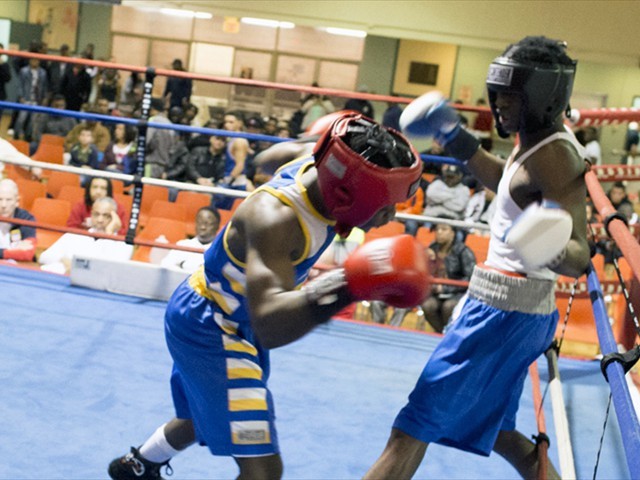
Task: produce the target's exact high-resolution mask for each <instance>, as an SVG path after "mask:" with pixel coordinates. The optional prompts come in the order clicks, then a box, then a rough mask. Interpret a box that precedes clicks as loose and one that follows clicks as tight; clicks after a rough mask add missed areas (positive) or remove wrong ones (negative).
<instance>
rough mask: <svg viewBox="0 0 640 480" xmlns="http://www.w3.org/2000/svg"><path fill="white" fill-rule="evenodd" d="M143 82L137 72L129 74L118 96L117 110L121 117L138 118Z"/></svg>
mask: <svg viewBox="0 0 640 480" xmlns="http://www.w3.org/2000/svg"><path fill="white" fill-rule="evenodd" d="M143 89H144V81H143V80H142V78H141V77H140V75H139V74H138V73H137V72H131V75H129V76H128V77H127V79H126V80H125V82H124V87H123V88H122V93H121V94H120V103H119V105H118V110H119V111H120V113H122V115H124V116H128V117H139V116H140V107H141V102H142V92H143Z"/></svg>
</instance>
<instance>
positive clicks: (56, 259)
mask: <svg viewBox="0 0 640 480" xmlns="http://www.w3.org/2000/svg"><path fill="white" fill-rule="evenodd" d="M117 208H118V205H117V203H116V201H115V200H114V199H113V198H111V197H102V198H98V199H97V200H96V201H95V202H93V206H92V207H91V225H92V226H91V228H90V229H89V232H92V233H106V234H115V233H116V232H117V231H118V230H119V228H120V225H121V222H120V217H119V216H118V214H117ZM132 254H133V245H127V244H126V243H124V242H122V241H118V240H107V239H103V238H93V237H89V236H85V235H77V234H75V233H65V234H64V235H63V236H62V237H60V238H59V239H58V240H57V241H56V242H55V243H54V244H53V245H51V246H50V247H49V248H47V249H46V250H45V251H44V252H42V254H41V255H40V257H39V258H38V262H39V263H40V265H41V268H42V270H46V271H49V272H54V273H61V274H64V273H69V270H70V269H71V260H72V259H73V257H74V256H76V255H82V256H88V257H92V258H101V259H106V260H130V259H131V255H132Z"/></svg>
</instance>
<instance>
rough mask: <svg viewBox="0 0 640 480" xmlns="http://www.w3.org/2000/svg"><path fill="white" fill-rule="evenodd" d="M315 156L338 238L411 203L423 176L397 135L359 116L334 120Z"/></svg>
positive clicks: (415, 157)
mask: <svg viewBox="0 0 640 480" xmlns="http://www.w3.org/2000/svg"><path fill="white" fill-rule="evenodd" d="M313 154H314V157H315V164H316V169H317V171H318V184H319V186H320V191H321V193H322V197H323V200H324V203H325V206H326V207H327V209H328V211H329V214H330V215H331V216H332V217H333V218H335V220H336V227H335V228H336V232H337V233H338V234H339V235H341V236H347V235H348V234H349V232H350V231H351V229H352V228H353V227H357V226H360V225H363V224H365V223H366V222H367V221H368V220H370V219H371V218H372V217H373V216H374V215H375V214H376V213H377V212H378V211H379V210H380V209H382V208H384V207H386V206H388V205H395V204H396V203H399V202H404V201H406V200H407V199H408V198H410V197H411V196H412V195H413V194H414V193H415V191H416V189H417V188H418V184H419V180H420V176H421V174H422V161H421V160H420V157H419V155H418V153H417V152H416V151H415V149H414V148H413V147H412V146H411V144H410V143H409V142H408V141H407V139H406V138H405V137H404V136H403V135H402V134H401V133H399V132H397V131H395V130H393V129H390V128H385V127H382V126H380V125H378V124H377V123H375V122H374V121H373V120H370V119H368V118H366V117H364V116H362V115H360V114H345V115H342V116H341V117H339V118H338V119H336V120H335V121H334V122H333V124H332V125H331V126H330V127H329V128H328V129H327V131H326V132H325V133H324V134H323V136H322V137H320V139H319V140H318V142H317V143H316V146H315V148H314V151H313ZM374 162H375V163H374Z"/></svg>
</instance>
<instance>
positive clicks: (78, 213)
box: [67, 177, 129, 235]
mask: <svg viewBox="0 0 640 480" xmlns="http://www.w3.org/2000/svg"><path fill="white" fill-rule="evenodd" d="M112 196H113V186H112V184H111V180H109V179H108V178H101V177H92V178H91V180H89V181H88V182H87V184H86V185H85V186H84V200H81V201H80V202H78V203H76V204H75V205H72V207H71V214H70V215H69V219H68V220H67V227H70V228H82V229H84V230H89V229H90V228H91V227H92V226H93V224H92V219H91V207H92V206H93V204H94V203H95V201H96V200H98V199H99V198H104V197H112ZM116 204H117V209H116V213H117V214H118V217H120V223H121V227H120V229H119V230H117V233H118V234H119V235H124V234H125V233H126V232H127V226H128V224H129V215H128V213H127V211H126V210H125V209H124V207H123V206H122V205H120V204H119V203H118V202H116Z"/></svg>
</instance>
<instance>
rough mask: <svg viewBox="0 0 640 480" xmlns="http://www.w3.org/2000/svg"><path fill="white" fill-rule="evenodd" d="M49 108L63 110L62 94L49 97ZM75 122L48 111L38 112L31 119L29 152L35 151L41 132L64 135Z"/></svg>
mask: <svg viewBox="0 0 640 480" xmlns="http://www.w3.org/2000/svg"><path fill="white" fill-rule="evenodd" d="M51 108H55V109H56V110H64V109H65V108H66V102H65V99H64V95H61V94H59V93H58V94H56V95H54V96H53V98H52V99H51ZM76 124H77V122H76V120H75V118H71V117H63V116H61V115H51V114H48V113H39V114H37V115H36V116H35V118H34V121H33V137H32V139H33V142H32V143H31V153H32V154H33V152H35V151H36V149H37V147H38V144H39V143H40V139H41V138H42V135H43V134H49V135H57V136H59V137H66V136H67V134H68V133H69V132H70V131H71V130H73V127H75V126H76Z"/></svg>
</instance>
